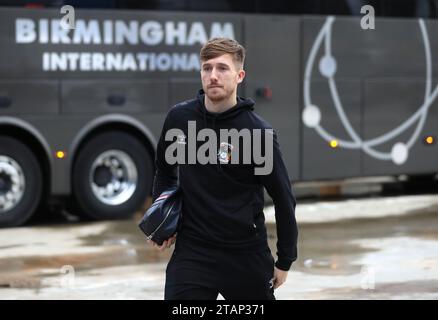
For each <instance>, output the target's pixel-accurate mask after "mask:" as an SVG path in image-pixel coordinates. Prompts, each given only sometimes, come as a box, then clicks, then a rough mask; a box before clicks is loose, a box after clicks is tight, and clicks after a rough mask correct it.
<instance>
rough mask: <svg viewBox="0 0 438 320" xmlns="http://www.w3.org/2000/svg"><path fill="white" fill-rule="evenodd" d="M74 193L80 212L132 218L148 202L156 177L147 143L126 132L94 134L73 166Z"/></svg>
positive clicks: (86, 215) (88, 214) (90, 216)
mask: <svg viewBox="0 0 438 320" xmlns="http://www.w3.org/2000/svg"><path fill="white" fill-rule="evenodd" d="M72 174H73V176H72V182H73V193H74V198H75V202H76V203H77V204H78V205H79V208H80V210H81V211H80V212H79V214H80V215H82V216H85V217H88V218H91V219H94V220H101V219H124V218H129V217H131V216H132V215H133V214H134V213H135V212H136V211H137V210H139V209H140V208H141V207H142V205H143V204H144V202H145V200H146V198H147V196H148V195H149V193H150V190H151V187H152V179H153V168H152V160H151V157H150V156H149V153H148V152H147V150H146V149H145V147H144V145H143V144H142V143H141V142H140V141H139V140H138V139H137V138H135V137H133V136H132V135H130V134H127V133H124V132H116V131H112V132H106V133H102V134H99V135H97V136H94V137H93V138H91V139H90V140H89V141H88V142H87V143H86V145H85V146H84V147H83V148H81V149H80V151H79V154H78V156H77V158H76V161H75V163H74V165H73V173H72Z"/></svg>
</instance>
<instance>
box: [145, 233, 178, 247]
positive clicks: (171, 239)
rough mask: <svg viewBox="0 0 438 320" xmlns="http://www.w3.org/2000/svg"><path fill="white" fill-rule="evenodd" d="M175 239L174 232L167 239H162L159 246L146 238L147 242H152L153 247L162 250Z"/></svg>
mask: <svg viewBox="0 0 438 320" xmlns="http://www.w3.org/2000/svg"><path fill="white" fill-rule="evenodd" d="M175 240H176V233H175V234H174V235H173V236H172V237H170V238H169V239H167V240H165V241H163V244H162V245H161V246H159V245H158V244H156V243H155V242H153V241H152V240H148V243H152V245H153V246H154V247H157V248H158V250H160V251H163V250H164V249H166V248H170V247H171V246H172V245H173V244H174V243H175Z"/></svg>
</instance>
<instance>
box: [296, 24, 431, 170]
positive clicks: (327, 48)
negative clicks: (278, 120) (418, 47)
mask: <svg viewBox="0 0 438 320" xmlns="http://www.w3.org/2000/svg"><path fill="white" fill-rule="evenodd" d="M334 21H335V17H333V16H329V17H327V19H326V21H325V23H324V25H323V26H322V27H321V30H320V31H319V33H318V36H317V38H316V39H315V42H314V43H313V45H312V48H311V50H310V54H309V57H308V60H307V63H306V68H305V73H304V104H305V107H304V110H303V113H302V120H303V123H304V124H305V125H306V126H307V127H309V128H312V129H314V130H315V131H316V132H317V133H318V134H319V135H320V136H321V137H322V138H323V139H324V140H326V141H327V142H329V143H330V142H331V141H336V142H337V146H338V147H340V148H345V149H361V150H363V151H364V152H365V153H366V154H368V155H369V156H371V157H374V158H376V159H378V160H392V161H393V162H394V163H395V164H397V165H402V164H404V163H405V162H406V161H407V159H408V157H409V149H410V148H411V147H412V146H413V145H414V143H415V142H416V141H417V140H418V137H419V135H420V133H421V131H422V130H423V127H424V123H425V120H426V117H427V113H428V110H429V107H430V105H431V104H432V102H433V101H434V100H435V98H436V96H437V95H438V86H436V87H435V89H434V90H433V91H432V89H431V87H432V61H431V50H430V44H429V36H428V34H427V30H426V26H425V24H424V21H423V19H419V20H418V23H419V26H420V30H421V35H422V38H423V43H424V51H425V59H426V90H425V94H424V101H423V103H422V105H421V106H420V108H419V109H418V110H417V111H416V112H415V113H414V114H413V115H412V116H411V117H410V118H409V119H407V120H406V121H405V122H403V123H402V124H401V125H399V126H398V127H396V128H394V129H392V130H391V131H389V132H387V133H385V134H383V135H381V136H378V137H375V138H373V139H369V140H363V139H362V138H361V137H360V136H359V135H358V133H357V132H356V130H355V129H354V128H353V126H352V125H351V123H350V121H349V119H348V117H347V116H346V114H345V111H344V108H343V106H342V102H341V99H340V98H339V94H338V89H337V86H336V81H335V79H334V76H335V74H336V70H337V62H336V59H335V57H334V56H333V55H332V52H331V45H332V42H331V35H332V25H333V22H334ZM323 41H324V54H323V56H322V58H321V59H320V61H319V72H320V73H321V74H322V75H323V76H324V77H325V78H327V81H328V84H329V88H330V94H331V97H332V99H333V102H334V106H335V109H336V112H337V115H338V117H339V119H340V120H341V122H342V125H343V126H344V128H345V129H346V131H347V133H348V135H349V136H350V138H351V141H348V140H343V139H340V138H338V137H336V136H334V135H333V134H331V133H329V132H328V131H327V130H326V129H324V128H323V127H322V126H321V125H320V121H321V117H322V113H321V110H320V108H319V107H318V106H317V105H315V104H314V103H312V99H311V95H310V92H311V83H310V82H311V74H312V70H313V67H314V63H315V57H316V54H317V52H318V50H319V49H320V47H321V44H322V42H323ZM416 121H418V123H417V126H416V128H415V130H414V132H413V134H412V136H411V137H410V138H409V140H408V141H407V142H403V141H396V142H395V143H394V145H393V147H392V148H391V150H390V151H389V152H381V151H378V150H376V149H374V147H376V146H378V145H381V144H383V143H386V142H388V141H390V140H392V139H394V138H396V137H397V136H399V135H400V134H401V133H403V132H405V131H406V130H407V129H408V128H409V127H410V126H412V125H413V124H414V123H415V122H416Z"/></svg>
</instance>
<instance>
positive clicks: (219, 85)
mask: <svg viewBox="0 0 438 320" xmlns="http://www.w3.org/2000/svg"><path fill="white" fill-rule="evenodd" d="M244 77H245V71H243V70H239V68H238V67H237V65H236V63H235V62H234V60H233V56H232V55H231V54H228V53H227V54H224V55H222V56H219V57H216V58H214V59H210V60H207V61H202V63H201V79H202V88H203V89H204V92H205V94H206V95H207V97H208V98H209V99H210V100H211V101H214V102H218V101H222V100H227V99H229V98H230V97H231V96H232V95H233V94H234V95H235V94H236V90H237V85H238V84H239V83H241V82H242V81H243V78H244Z"/></svg>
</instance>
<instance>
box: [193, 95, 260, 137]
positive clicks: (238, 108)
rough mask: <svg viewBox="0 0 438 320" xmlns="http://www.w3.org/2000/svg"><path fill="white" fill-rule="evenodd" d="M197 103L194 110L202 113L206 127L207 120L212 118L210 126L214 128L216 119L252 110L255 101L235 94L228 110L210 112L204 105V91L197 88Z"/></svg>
mask: <svg viewBox="0 0 438 320" xmlns="http://www.w3.org/2000/svg"><path fill="white" fill-rule="evenodd" d="M197 98H198V102H199V103H198V104H197V105H196V110H197V111H198V112H200V113H202V117H203V119H204V126H205V127H206V128H207V127H208V120H212V122H213V125H212V128H213V129H214V128H215V123H216V122H217V121H222V120H225V119H230V118H234V117H236V116H237V115H238V114H239V113H241V112H243V111H245V110H254V105H255V102H254V100H252V99H246V98H242V97H239V96H237V103H236V105H234V106H233V107H231V108H229V109H228V110H226V111H224V112H219V113H215V112H210V111H208V110H207V108H206V107H205V103H204V101H205V100H204V99H205V92H204V90H203V89H201V90H199V92H198V95H197Z"/></svg>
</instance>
